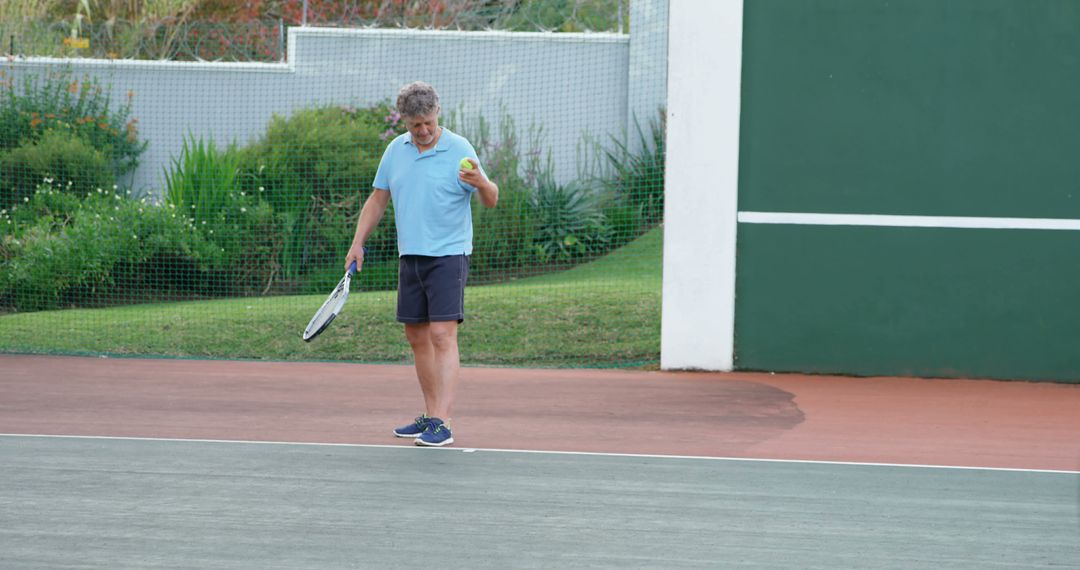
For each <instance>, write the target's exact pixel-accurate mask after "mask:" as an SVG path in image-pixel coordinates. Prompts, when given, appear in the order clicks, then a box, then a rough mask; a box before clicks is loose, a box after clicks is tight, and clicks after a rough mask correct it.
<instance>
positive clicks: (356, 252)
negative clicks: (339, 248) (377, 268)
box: [345, 244, 367, 273]
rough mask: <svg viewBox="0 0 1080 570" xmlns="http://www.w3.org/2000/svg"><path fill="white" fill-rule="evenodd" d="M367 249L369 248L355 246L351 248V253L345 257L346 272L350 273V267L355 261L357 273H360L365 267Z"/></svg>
mask: <svg viewBox="0 0 1080 570" xmlns="http://www.w3.org/2000/svg"><path fill="white" fill-rule="evenodd" d="M366 249H367V248H365V247H364V246H361V245H355V244H354V245H353V246H352V247H351V248H349V253H348V255H346V256H345V271H348V270H349V265H350V264H352V262H354V261H355V262H356V272H357V273H359V272H360V268H362V267H363V266H364V251H365V250H366Z"/></svg>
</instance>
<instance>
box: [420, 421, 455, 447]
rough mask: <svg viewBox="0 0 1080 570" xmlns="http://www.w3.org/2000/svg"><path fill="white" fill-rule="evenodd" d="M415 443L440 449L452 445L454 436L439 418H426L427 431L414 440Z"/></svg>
mask: <svg viewBox="0 0 1080 570" xmlns="http://www.w3.org/2000/svg"><path fill="white" fill-rule="evenodd" d="M415 443H416V445H426V446H428V447H442V446H444V445H450V444H451V443H454V434H453V433H451V432H450V427H449V426H447V425H446V424H444V423H443V421H442V420H440V419H439V418H428V425H427V429H425V430H424V433H422V434H420V437H418V438H416V442H415Z"/></svg>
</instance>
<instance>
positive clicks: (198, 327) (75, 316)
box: [0, 228, 662, 367]
mask: <svg viewBox="0 0 1080 570" xmlns="http://www.w3.org/2000/svg"><path fill="white" fill-rule="evenodd" d="M661 237H662V230H661V229H660V228H657V229H654V230H653V231H651V232H649V233H647V234H645V235H644V236H642V237H641V238H639V239H638V240H637V241H635V242H633V243H631V244H629V245H627V246H626V247H623V248H621V249H619V250H618V251H616V252H614V253H612V254H610V255H608V256H606V257H604V258H601V259H599V260H596V261H594V262H592V263H588V264H585V265H582V266H579V267H576V268H574V269H571V270H569V271H563V272H559V273H552V274H547V275H543V276H540V277H533V278H528V279H521V280H518V281H514V282H510V283H502V284H498V285H488V286H476V287H469V288H468V289H466V293H465V296H466V300H465V309H466V321H465V323H464V324H463V325H462V327H461V329H460V333H459V340H460V345H461V359H462V362H463V363H464V364H467V365H502V366H505V365H511V366H573V367H594V366H596V367H612V366H641V365H651V364H653V363H655V362H657V361H659V359H660V290H661V261H660V259H661V255H660V254H661ZM357 283H358V280H354V285H353V287H354V292H353V293H352V294H351V295H350V296H349V302H348V304H347V305H346V306H345V309H344V310H343V311H342V313H341V315H339V316H338V318H337V319H336V320H335V321H334V324H332V325H331V326H330V328H329V329H328V330H327V331H326V332H324V333H323V334H322V335H321V336H319V338H317V339H315V340H314V341H312V342H311V343H305V342H304V341H303V340H302V339H301V338H300V333H301V332H303V329H304V326H305V325H307V322H308V320H309V319H310V318H311V315H312V313H313V311H314V310H315V309H316V308H318V306H319V305H320V304H321V303H322V301H323V300H324V298H325V295H322V294H320V295H305V296H290V297H255V298H241V299H227V300H219V301H199V302H184V303H166V304H150V305H135V306H127V307H115V308H108V309H69V310H62V311H43V312H35V313H16V314H9V315H4V316H0V352H9V353H12V352H18V353H48V354H109V355H115V356H121V355H132V356H134V355H152V356H170V357H194V358H241V359H245V358H251V359H266V360H342V361H357V362H411V358H412V356H411V351H410V350H409V347H408V344H407V343H406V342H405V335H404V332H403V329H402V326H401V325H400V324H399V323H397V322H396V321H395V320H394V310H395V303H396V298H397V296H396V294H395V293H393V292H385V291H375V292H359V291H356V290H355V289H356V288H357Z"/></svg>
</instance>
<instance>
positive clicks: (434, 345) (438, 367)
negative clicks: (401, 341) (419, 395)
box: [405, 321, 460, 422]
mask: <svg viewBox="0 0 1080 570" xmlns="http://www.w3.org/2000/svg"><path fill="white" fill-rule="evenodd" d="M457 328H458V323H457V321H439V322H433V323H417V324H406V325H405V336H406V338H408V340H409V345H410V346H411V347H412V350H413V357H414V358H415V360H416V376H417V379H419V381H420V391H421V392H423V394H424V406H425V409H426V412H427V415H428V416H430V417H434V418H440V419H442V420H445V421H447V422H449V420H450V413H451V410H452V408H453V404H454V397H455V395H456V393H457V385H458V378H459V369H460V355H459V353H458V342H457Z"/></svg>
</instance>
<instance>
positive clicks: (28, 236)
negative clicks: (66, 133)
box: [0, 186, 222, 311]
mask: <svg viewBox="0 0 1080 570" xmlns="http://www.w3.org/2000/svg"><path fill="white" fill-rule="evenodd" d="M0 225H2V226H3V227H5V228H6V229H5V231H4V232H3V233H2V234H0V305H3V306H6V307H10V308H14V309H16V310H23V311H26V310H39V309H49V308H57V307H62V306H68V305H104V304H114V303H120V302H123V301H128V300H131V299H130V298H131V297H134V298H136V299H138V300H147V299H148V297H147V295H146V292H147V291H154V292H156V293H155V298H160V297H161V296H164V295H166V294H167V292H170V291H171V292H176V291H183V290H184V289H185V286H188V287H190V285H191V284H196V283H200V282H203V281H205V279H204V278H203V277H204V276H205V275H206V274H207V273H208V272H211V271H213V270H214V269H215V268H219V267H220V266H221V263H222V257H221V253H222V251H221V248H219V247H217V246H216V245H214V244H212V243H210V242H209V241H207V240H205V239H204V238H203V237H202V235H201V234H200V233H199V232H198V231H196V230H195V228H194V226H193V225H192V224H191V223H190V222H189V221H188V219H186V218H184V217H183V216H179V215H177V214H176V212H175V211H174V209H173V208H169V207H166V206H156V205H153V204H150V203H147V202H145V201H135V200H131V199H128V198H125V197H121V196H119V195H115V194H109V193H106V192H96V191H95V192H93V193H91V194H90V195H88V196H86V197H83V198H77V197H75V196H72V195H70V194H68V193H65V192H62V191H60V189H57V188H54V187H47V186H43V187H41V188H39V189H38V190H37V191H36V192H35V193H34V195H33V196H30V197H28V201H27V202H25V203H23V204H21V205H18V206H15V207H13V208H12V209H11V210H8V211H3V212H0ZM163 267H168V268H169V274H168V276H167V278H163V275H162V272H161V268H163Z"/></svg>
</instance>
